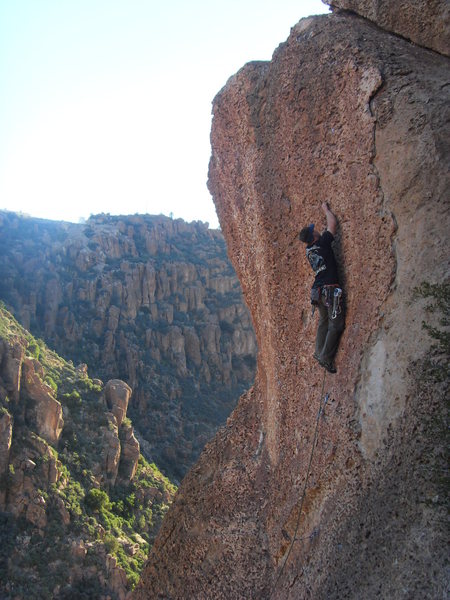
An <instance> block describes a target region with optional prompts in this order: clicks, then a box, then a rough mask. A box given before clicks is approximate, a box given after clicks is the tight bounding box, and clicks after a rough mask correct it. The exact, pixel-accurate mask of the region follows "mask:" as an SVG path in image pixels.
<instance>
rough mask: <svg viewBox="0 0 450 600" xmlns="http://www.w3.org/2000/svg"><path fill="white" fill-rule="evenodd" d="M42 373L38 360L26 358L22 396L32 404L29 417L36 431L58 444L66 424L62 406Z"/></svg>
mask: <svg viewBox="0 0 450 600" xmlns="http://www.w3.org/2000/svg"><path fill="white" fill-rule="evenodd" d="M36 370H37V372H36ZM42 375H43V372H42V367H41V366H40V364H39V362H38V361H35V360H33V359H31V358H25V359H24V361H23V366H22V382H23V385H22V398H23V399H24V400H25V401H27V402H28V403H29V404H31V406H32V408H31V407H30V408H29V410H28V418H30V419H31V421H32V422H33V425H34V428H35V430H36V433H38V434H39V435H40V436H41V437H43V438H44V439H45V440H46V441H47V442H49V443H50V444H57V443H58V440H59V436H60V435H61V431H62V428H63V425H64V420H63V416H62V407H61V404H60V403H59V402H58V400H56V398H55V396H54V393H53V390H52V388H51V387H50V386H49V385H47V384H46V383H45V382H44V381H43V380H42Z"/></svg>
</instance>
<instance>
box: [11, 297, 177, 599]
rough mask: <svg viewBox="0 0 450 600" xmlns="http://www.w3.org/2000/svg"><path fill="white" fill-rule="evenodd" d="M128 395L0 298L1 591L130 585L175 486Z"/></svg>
mask: <svg viewBox="0 0 450 600" xmlns="http://www.w3.org/2000/svg"><path fill="white" fill-rule="evenodd" d="M130 395H131V389H130V388H129V386H128V385H127V384H126V383H125V382H123V381H120V380H111V381H109V382H107V384H106V386H105V387H104V388H103V384H102V382H101V381H100V380H98V379H95V380H92V379H90V377H89V375H88V368H87V365H86V364H84V365H80V366H79V367H77V368H74V366H73V365H71V364H70V363H66V362H65V361H64V360H63V359H62V358H60V357H59V356H58V355H57V354H56V353H55V352H52V351H50V350H49V349H48V348H47V347H46V346H45V344H44V343H43V342H42V341H37V340H35V339H34V338H33V337H32V336H31V334H30V333H29V332H26V331H25V330H23V329H22V328H21V327H20V325H19V324H18V323H17V321H15V319H14V318H13V317H12V315H11V314H9V313H8V312H7V311H6V310H4V308H3V307H2V306H0V566H1V572H2V576H1V577H0V597H1V598H10V597H13V596H14V598H31V597H33V598H34V597H36V598H37V597H39V598H47V597H48V598H50V597H51V598H55V599H58V598H61V599H62V598H67V597H76V598H78V597H81V596H87V597H92V598H94V597H95V598H97V597H102V596H105V597H106V596H109V597H114V598H116V597H117V598H125V597H126V596H127V594H128V593H129V591H130V589H131V587H132V585H133V578H134V579H135V578H136V577H137V571H138V570H139V569H140V566H141V565H142V563H143V561H144V559H145V553H146V551H147V548H148V545H149V543H151V541H152V540H153V539H154V537H155V534H156V531H157V530H158V528H159V524H160V521H161V519H162V515H163V514H164V512H165V511H166V509H167V506H168V504H170V502H171V500H172V497H173V493H174V491H175V490H174V486H173V485H171V484H170V482H169V481H167V480H166V479H165V478H164V477H163V476H162V474H161V473H159V472H158V469H157V468H156V467H154V466H153V465H149V464H148V463H146V461H145V459H144V458H143V457H142V456H141V454H140V446H139V442H138V441H137V439H136V437H135V435H134V431H133V427H132V425H131V421H130V419H129V418H126V409H127V405H128V400H129V398H130ZM62 414H63V415H64V418H62Z"/></svg>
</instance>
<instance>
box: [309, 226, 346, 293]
mask: <svg viewBox="0 0 450 600" xmlns="http://www.w3.org/2000/svg"><path fill="white" fill-rule="evenodd" d="M333 240H334V237H333V235H332V234H331V233H330V232H329V231H325V232H324V233H323V234H322V235H321V236H320V238H319V239H318V240H317V242H313V243H312V244H310V245H309V246H307V247H306V257H307V259H308V260H309V264H310V265H311V268H312V270H313V271H314V273H315V274H316V278H315V279H314V283H313V288H316V287H321V286H323V285H330V284H333V283H334V284H338V283H339V282H338V272H337V264H336V259H335V257H334V252H333V249H332V247H331V243H332V242H333Z"/></svg>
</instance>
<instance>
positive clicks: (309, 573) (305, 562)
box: [134, 13, 450, 600]
mask: <svg viewBox="0 0 450 600" xmlns="http://www.w3.org/2000/svg"><path fill="white" fill-rule="evenodd" d="M448 68H449V60H448V58H446V57H444V56H441V55H439V54H438V53H436V52H432V51H430V50H427V49H424V48H421V47H419V46H417V45H412V44H410V43H409V42H407V41H405V40H404V39H401V38H400V37H398V36H395V35H392V34H391V33H389V32H386V31H383V30H381V29H380V28H378V27H376V26H374V25H373V24H371V23H370V22H368V21H367V20H363V19H360V18H359V17H355V16H353V15H351V14H341V13H337V14H332V15H329V16H323V17H315V18H309V19H306V20H302V21H300V22H299V23H298V24H297V25H296V26H295V27H293V29H292V30H291V35H290V37H289V39H288V40H287V42H286V43H284V44H282V45H281V46H279V48H278V49H277V50H276V51H275V53H274V56H273V59H272V61H271V62H270V63H262V62H261V63H251V64H249V65H247V66H245V67H244V68H243V69H242V70H241V71H239V73H237V74H236V75H235V76H233V77H232V78H231V79H230V80H229V81H228V83H227V85H226V86H225V88H224V89H223V90H222V91H221V92H220V93H219V94H218V96H217V97H216V99H215V101H214V106H213V114H214V119H213V128H212V135H211V141H212V158H211V163H210V179H209V186H210V190H211V192H212V193H213V196H214V200H215V203H216V207H217V211H218V215H219V219H220V222H221V226H222V230H223V232H224V236H225V239H226V240H227V244H228V251H229V255H230V258H231V260H232V262H233V264H234V266H235V268H236V271H237V273H238V276H239V278H240V280H241V283H242V288H243V291H244V296H245V299H246V302H247V304H248V306H249V308H250V311H251V313H252V318H253V323H254V326H255V332H256V337H257V341H258V347H259V355H258V368H257V376H256V380H255V384H254V387H253V388H252V389H251V390H250V391H249V392H248V393H247V394H244V396H243V397H242V398H241V399H240V401H239V404H238V406H237V408H236V409H235V411H234V412H233V414H232V416H231V417H230V418H229V419H228V421H227V426H226V427H225V428H223V429H222V430H221V431H220V432H219V433H218V435H217V436H216V438H215V439H214V440H213V441H212V442H211V443H209V444H208V445H207V446H206V448H205V451H204V452H203V454H202V455H201V457H200V460H199V461H198V463H197V465H196V466H195V467H194V468H193V469H192V470H191V471H190V473H189V474H188V475H187V477H186V478H185V480H184V481H183V483H182V485H181V487H180V489H179V492H178V495H177V498H176V500H175V502H174V503H173V505H172V507H171V509H170V512H169V514H168V516H167V518H166V520H165V522H164V525H163V527H162V529H161V531H160V534H159V537H158V539H157V541H156V543H155V545H154V547H153V550H152V552H151V554H150V558H149V562H148V564H147V565H146V568H145V570H144V573H143V576H142V579H141V582H140V584H139V586H138V588H137V590H136V591H135V593H134V598H136V599H139V600H141V599H144V598H157V597H165V598H173V599H175V598H176V599H181V598H183V599H187V598H205V599H206V598H221V599H222V598H223V599H229V598H254V599H263V598H264V599H269V598H270V599H271V600H273V599H279V600H281V599H283V600H286V599H292V600H294V599H298V598H302V599H314V600H322V599H323V600H325V599H327V600H338V599H339V600H343V599H347V598H352V599H355V600H356V599H357V598H358V599H359V598H368V599H372V598H419V597H420V598H437V597H441V596H443V595H445V593H446V592H445V589H446V587H447V585H448V581H446V574H445V568H446V567H445V560H446V557H445V552H444V551H443V548H444V545H445V539H444V535H443V533H442V528H441V525H440V520H441V518H443V515H444V513H445V510H446V509H445V501H444V500H443V498H444V496H443V494H444V490H443V487H442V479H441V476H442V473H443V468H444V463H445V459H444V458H443V455H442V448H443V446H445V435H444V429H445V427H442V425H443V423H444V422H445V420H444V417H445V401H444V398H445V391H446V390H445V385H442V384H439V383H430V382H428V383H425V377H424V376H423V370H422V369H421V367H420V365H421V364H423V362H422V361H424V360H425V358H426V357H427V355H428V353H429V348H430V344H431V341H430V338H429V337H428V336H427V333H426V332H425V331H424V329H423V328H422V320H423V319H424V318H425V317H424V303H423V301H413V297H414V294H413V290H414V288H415V286H417V285H419V284H420V283H421V281H422V280H423V279H424V278H426V279H427V280H428V281H430V282H434V283H438V282H442V280H443V277H448V262H447V261H448V256H447V254H448V253H447V250H446V247H447V225H446V223H447V219H446V214H447V210H448V206H447V205H446V202H445V200H446V199H447V198H448V191H447V190H448V186H449V173H448V159H449V145H448V139H449V131H448V123H449V120H448V110H449V106H450V105H449V102H448V100H449V99H448V93H449V91H450V86H449V84H448ZM323 200H329V201H330V204H331V206H332V208H333V210H334V211H335V212H336V214H337V215H338V217H339V221H340V230H339V235H338V236H337V247H336V252H337V254H338V256H339V262H340V265H341V267H342V273H341V275H342V283H343V284H344V288H345V292H346V302H347V326H346V330H345V332H344V335H343V338H342V342H341V347H340V351H339V354H338V358H337V368H338V373H337V375H334V376H331V375H326V377H325V372H324V371H323V370H321V369H320V368H319V367H318V365H317V363H315V361H314V360H313V359H312V354H313V350H314V338H315V331H316V326H317V322H316V320H315V319H314V318H312V316H311V314H310V313H311V311H310V306H309V288H310V285H311V282H312V273H311V272H310V270H309V266H308V264H307V261H306V260H305V256H304V248H303V246H302V245H301V244H300V243H299V241H298V239H297V234H298V231H299V230H300V229H301V228H302V227H303V226H304V225H305V224H308V223H310V222H316V223H317V220H318V219H320V218H321V211H320V203H321V202H322V201H323ZM325 393H327V394H328V398H329V401H328V404H327V405H326V407H325V413H324V416H322V417H320V418H318V409H319V406H320V405H321V403H322V402H323V396H324V395H325ZM439 423H440V424H441V425H439ZM315 432H317V438H316V436H315ZM314 443H316V445H315V446H314ZM313 449H314V452H313V453H312V450H313ZM432 499H434V500H435V501H434V502H433V500H432ZM431 571H433V577H429V573H430V572H431Z"/></svg>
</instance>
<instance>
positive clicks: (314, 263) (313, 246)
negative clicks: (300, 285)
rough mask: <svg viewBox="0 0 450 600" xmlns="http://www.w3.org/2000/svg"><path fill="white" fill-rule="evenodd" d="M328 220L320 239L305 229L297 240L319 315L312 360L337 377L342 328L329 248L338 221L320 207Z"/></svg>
mask: <svg viewBox="0 0 450 600" xmlns="http://www.w3.org/2000/svg"><path fill="white" fill-rule="evenodd" d="M322 210H323V212H324V213H325V216H326V219H327V229H326V231H324V233H323V234H322V235H320V233H319V232H318V231H316V230H315V229H314V225H313V224H311V225H308V227H304V228H303V229H302V230H301V231H300V233H299V235H298V237H299V239H300V240H301V241H302V242H303V243H305V244H306V257H307V259H308V261H309V264H310V265H311V267H312V270H313V271H314V273H315V279H314V283H313V286H312V289H311V304H312V305H313V314H314V309H315V307H317V309H318V311H319V325H318V327H317V335H316V349H315V352H314V354H313V357H314V358H315V359H316V360H317V361H318V362H319V364H320V365H321V366H322V367H324V369H326V370H327V371H328V372H329V373H336V367H335V366H334V357H335V355H336V352H337V350H338V346H339V338H340V337H341V333H342V331H343V330H344V327H345V316H344V307H343V299H342V289H341V288H340V287H339V281H338V271H337V263H336V258H335V256H334V252H333V248H332V247H331V244H332V242H333V241H334V236H335V235H336V229H337V219H336V217H335V216H334V214H333V213H332V212H331V210H330V207H329V206H328V202H323V203H322Z"/></svg>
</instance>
